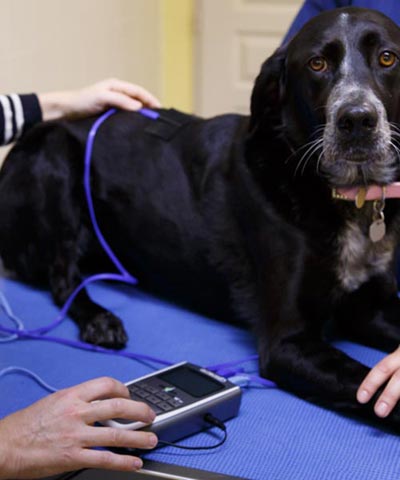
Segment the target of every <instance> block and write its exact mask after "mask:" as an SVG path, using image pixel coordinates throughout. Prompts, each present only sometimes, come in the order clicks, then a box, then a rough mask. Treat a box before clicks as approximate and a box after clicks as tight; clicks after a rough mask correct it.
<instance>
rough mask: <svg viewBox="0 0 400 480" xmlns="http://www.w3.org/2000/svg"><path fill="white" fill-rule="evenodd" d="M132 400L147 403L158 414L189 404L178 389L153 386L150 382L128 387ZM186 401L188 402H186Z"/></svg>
mask: <svg viewBox="0 0 400 480" xmlns="http://www.w3.org/2000/svg"><path fill="white" fill-rule="evenodd" d="M128 389H129V392H130V394H131V398H132V399H133V400H137V401H142V402H143V401H144V402H146V403H147V404H148V405H149V406H150V407H151V408H152V409H153V410H154V412H155V413H156V415H159V414H160V413H166V412H169V411H171V410H173V409H176V408H179V407H182V406H183V405H185V404H187V403H188V402H187V400H188V399H182V398H181V396H180V395H181V394H180V392H178V391H177V389H176V388H174V387H171V386H167V385H163V384H160V385H154V384H153V385H151V384H149V383H148V382H137V383H134V384H132V385H128ZM185 400H186V401H185Z"/></svg>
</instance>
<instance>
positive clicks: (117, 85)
mask: <svg viewBox="0 0 400 480" xmlns="http://www.w3.org/2000/svg"><path fill="white" fill-rule="evenodd" d="M108 82H109V83H108V86H109V88H110V89H111V90H113V91H116V92H120V93H124V94H125V95H128V96H129V97H132V98H136V99H137V100H139V101H140V102H142V103H144V104H146V105H147V106H149V107H153V108H159V107H161V103H160V101H159V100H158V98H156V97H155V96H154V95H153V94H152V93H150V92H149V91H147V90H146V89H145V88H143V87H141V86H140V85H135V84H133V83H130V82H125V81H123V80H118V79H115V78H113V79H110V80H109V81H108Z"/></svg>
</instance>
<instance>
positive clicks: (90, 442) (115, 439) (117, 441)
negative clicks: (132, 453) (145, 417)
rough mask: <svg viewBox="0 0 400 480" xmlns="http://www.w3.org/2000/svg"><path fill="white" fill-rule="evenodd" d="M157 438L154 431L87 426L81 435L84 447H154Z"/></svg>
mask: <svg viewBox="0 0 400 480" xmlns="http://www.w3.org/2000/svg"><path fill="white" fill-rule="evenodd" d="M157 442H158V438H157V436H156V435H155V434H154V433H151V432H142V431H140V430H125V429H123V428H112V427H88V428H86V429H85V433H84V435H83V436H82V446H84V447H125V448H145V449H150V448H154V447H155V446H156V445H157Z"/></svg>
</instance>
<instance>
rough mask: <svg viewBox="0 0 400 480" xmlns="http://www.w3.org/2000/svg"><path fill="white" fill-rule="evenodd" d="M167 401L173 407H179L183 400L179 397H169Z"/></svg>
mask: <svg viewBox="0 0 400 480" xmlns="http://www.w3.org/2000/svg"><path fill="white" fill-rule="evenodd" d="M168 403H169V404H170V405H172V406H173V407H181V406H182V405H183V400H182V399H181V398H179V397H175V398H171V399H169V400H168Z"/></svg>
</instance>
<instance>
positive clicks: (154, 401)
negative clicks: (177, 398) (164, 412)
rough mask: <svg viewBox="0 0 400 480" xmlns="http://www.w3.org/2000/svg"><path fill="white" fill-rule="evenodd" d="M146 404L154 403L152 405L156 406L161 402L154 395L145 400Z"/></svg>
mask: <svg viewBox="0 0 400 480" xmlns="http://www.w3.org/2000/svg"><path fill="white" fill-rule="evenodd" d="M146 402H151V403H154V404H158V403H161V402H162V400H161V399H160V398H157V397H156V396H155V395H149V396H148V397H147V398H146Z"/></svg>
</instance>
